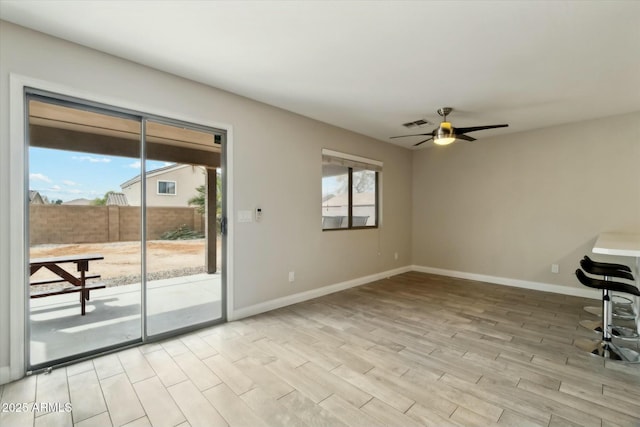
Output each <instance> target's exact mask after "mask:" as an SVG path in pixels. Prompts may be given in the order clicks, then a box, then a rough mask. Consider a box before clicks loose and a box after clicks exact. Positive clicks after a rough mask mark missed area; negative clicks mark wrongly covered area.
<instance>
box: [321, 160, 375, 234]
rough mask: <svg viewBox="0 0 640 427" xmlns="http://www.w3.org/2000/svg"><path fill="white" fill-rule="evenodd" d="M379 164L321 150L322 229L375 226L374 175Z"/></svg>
mask: <svg viewBox="0 0 640 427" xmlns="http://www.w3.org/2000/svg"><path fill="white" fill-rule="evenodd" d="M381 171H382V163H381V162H378V161H376V160H370V159H365V158H363V157H359V156H353V155H350V154H344V153H338V152H336V151H331V150H322V229H323V230H340V229H350V228H369V227H372V228H375V227H377V226H378V175H379V172H381Z"/></svg>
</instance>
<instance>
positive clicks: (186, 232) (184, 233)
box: [160, 224, 204, 240]
mask: <svg viewBox="0 0 640 427" xmlns="http://www.w3.org/2000/svg"><path fill="white" fill-rule="evenodd" d="M202 238H204V233H202V232H201V231H195V230H192V229H190V228H189V227H188V226H187V225H186V224H183V225H181V226H180V227H178V228H176V229H175V230H169V231H167V232H165V233H162V235H161V236H160V239H161V240H189V239H202Z"/></svg>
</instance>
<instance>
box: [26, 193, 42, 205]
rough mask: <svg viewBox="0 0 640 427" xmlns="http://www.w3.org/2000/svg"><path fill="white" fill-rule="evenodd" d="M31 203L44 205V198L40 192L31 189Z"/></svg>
mask: <svg viewBox="0 0 640 427" xmlns="http://www.w3.org/2000/svg"><path fill="white" fill-rule="evenodd" d="M29 203H34V204H36V205H44V199H43V198H42V196H41V195H40V193H39V192H37V191H35V190H29Z"/></svg>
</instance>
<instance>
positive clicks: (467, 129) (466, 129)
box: [455, 125, 509, 135]
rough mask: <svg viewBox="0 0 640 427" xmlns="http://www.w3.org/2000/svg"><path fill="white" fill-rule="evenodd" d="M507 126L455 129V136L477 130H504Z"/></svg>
mask: <svg viewBox="0 0 640 427" xmlns="http://www.w3.org/2000/svg"><path fill="white" fill-rule="evenodd" d="M507 126H509V125H489V126H472V127H468V128H455V132H456V135H459V134H461V133H469V132H474V131H477V130H485V129H495V128H506V127H507Z"/></svg>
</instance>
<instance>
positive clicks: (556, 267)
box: [551, 264, 560, 274]
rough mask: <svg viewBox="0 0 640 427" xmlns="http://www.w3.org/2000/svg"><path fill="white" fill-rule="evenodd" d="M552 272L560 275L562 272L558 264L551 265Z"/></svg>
mask: <svg viewBox="0 0 640 427" xmlns="http://www.w3.org/2000/svg"><path fill="white" fill-rule="evenodd" d="M551 272H552V273H555V274H558V273H559V272H560V266H559V265H558V264H551Z"/></svg>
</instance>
